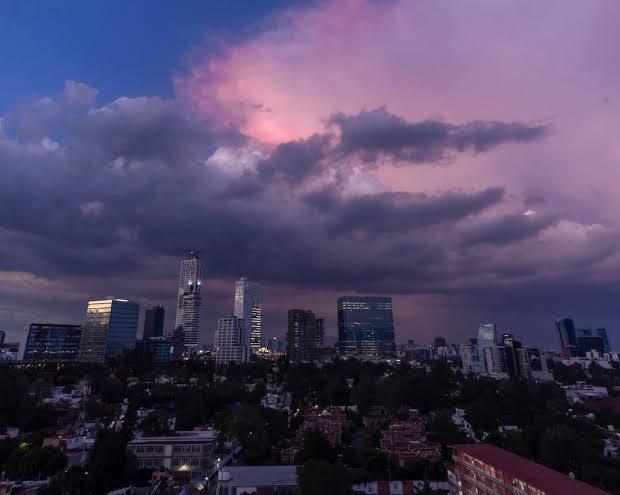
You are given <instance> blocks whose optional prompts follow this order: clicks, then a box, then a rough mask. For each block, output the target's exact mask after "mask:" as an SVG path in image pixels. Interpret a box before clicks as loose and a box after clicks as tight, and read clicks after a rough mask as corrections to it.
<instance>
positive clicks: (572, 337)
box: [555, 318, 577, 358]
mask: <svg viewBox="0 0 620 495" xmlns="http://www.w3.org/2000/svg"><path fill="white" fill-rule="evenodd" d="M555 327H556V329H557V330H558V335H559V336H560V346H561V349H562V355H563V356H564V357H565V358H569V357H571V355H574V354H575V353H576V350H577V332H576V330H575V322H574V321H573V320H572V318H562V319H560V320H556V321H555Z"/></svg>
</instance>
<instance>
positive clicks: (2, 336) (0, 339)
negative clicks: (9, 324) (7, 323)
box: [0, 330, 6, 345]
mask: <svg viewBox="0 0 620 495" xmlns="http://www.w3.org/2000/svg"><path fill="white" fill-rule="evenodd" d="M5 338H6V332H5V331H4V330H0V345H2V344H4V339H5Z"/></svg>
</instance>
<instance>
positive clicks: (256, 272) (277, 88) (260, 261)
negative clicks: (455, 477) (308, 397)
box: [0, 0, 620, 340]
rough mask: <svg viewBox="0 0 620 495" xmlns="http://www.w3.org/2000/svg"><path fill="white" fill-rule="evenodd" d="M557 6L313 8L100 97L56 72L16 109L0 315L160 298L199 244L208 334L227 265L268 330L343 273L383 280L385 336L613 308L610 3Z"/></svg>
mask: <svg viewBox="0 0 620 495" xmlns="http://www.w3.org/2000/svg"><path fill="white" fill-rule="evenodd" d="M568 4H569V5H568V6H566V5H567V4H566V3H564V2H548V3H546V4H545V5H542V6H541V5H539V4H538V3H537V4H534V3H533V2H516V1H515V2H508V3H506V4H505V5H504V6H503V7H502V8H498V7H497V6H496V4H495V3H494V2H485V1H475V2H472V3H471V5H470V6H468V7H467V9H465V7H464V6H452V7H451V8H449V9H448V8H446V7H442V6H441V5H437V4H434V3H424V2H400V1H393V2H387V3H386V2H374V1H362V0H343V1H336V2H326V3H318V4H316V5H313V6H306V7H304V8H303V9H302V8H296V9H291V10H289V11H286V12H284V13H282V14H281V15H280V16H277V17H276V18H274V19H273V20H272V21H271V22H270V24H269V25H268V27H266V28H265V30H264V31H262V32H260V33H258V34H257V35H256V36H255V37H253V38H251V39H249V40H246V41H243V42H241V43H239V44H236V45H232V46H229V47H228V48H227V49H226V50H224V51H223V52H222V53H221V54H219V55H218V56H217V57H213V55H209V56H207V55H205V56H201V55H198V56H194V57H193V58H192V59H191V61H190V66H189V67H188V69H187V70H186V71H185V72H179V73H178V74H176V75H175V76H174V83H175V87H176V90H177V96H176V97H175V98H172V99H164V98H157V97H135V98H121V99H118V100H116V101H111V102H98V101H97V97H98V92H97V90H96V89H95V88H93V87H91V86H88V85H86V84H84V83H81V82H76V81H67V82H66V83H65V87H64V91H62V92H61V93H59V94H58V95H55V96H44V97H42V98H41V99H39V100H37V101H34V102H30V103H24V104H22V105H20V106H18V107H16V109H15V110H14V111H13V112H12V113H10V114H8V115H7V116H5V117H4V118H3V119H2V120H1V121H0V122H2V126H1V127H0V129H1V130H2V131H1V132H0V174H2V177H3V180H2V181H0V199H1V201H2V205H3V207H2V208H1V209H0V280H5V281H7V284H0V285H4V286H5V288H4V289H3V291H4V292H3V294H2V296H3V298H4V299H3V301H4V302H3V308H4V309H3V310H2V311H3V312H0V322H2V321H4V322H5V323H4V324H5V325H7V326H12V327H14V328H15V327H17V326H18V325H21V324H23V323H25V322H26V321H27V320H28V319H29V318H28V317H27V316H25V315H28V309H27V308H28V307H36V308H37V311H36V313H34V314H36V315H37V316H41V317H46V316H45V315H46V314H47V315H48V316H49V317H50V318H60V317H62V315H63V314H67V315H76V316H77V315H79V314H80V312H81V311H82V308H81V307H80V308H79V309H78V310H68V309H67V308H68V307H69V306H71V307H72V308H73V307H77V304H78V303H79V302H80V300H81V299H83V300H86V299H87V298H88V297H101V296H105V295H107V294H108V293H116V294H118V293H119V291H120V292H122V295H127V296H130V297H135V298H138V299H139V300H141V301H142V302H143V303H145V304H151V303H158V302H162V300H172V299H173V297H174V287H175V283H176V282H175V278H176V273H175V271H176V262H177V259H178V257H180V256H182V255H183V254H184V252H185V250H186V249H188V248H200V249H201V250H202V252H203V253H204V257H205V260H206V263H207V268H208V277H209V281H208V283H207V287H208V288H209V290H210V292H209V293H208V294H209V295H208V299H207V304H206V308H207V311H208V314H207V316H208V320H207V324H206V325H205V332H204V333H205V337H204V340H208V339H209V335H210V330H211V329H212V328H213V321H214V320H215V319H216V318H217V317H218V316H222V315H224V314H225V313H226V312H228V311H230V300H229V292H230V280H231V279H233V278H235V277H238V276H242V275H245V276H248V277H250V278H253V279H256V280H261V281H263V282H264V283H266V284H267V285H268V286H269V287H270V293H271V295H272V297H273V298H274V299H272V300H271V301H270V302H269V303H268V308H269V309H268V314H267V323H268V328H269V327H270V328H269V330H268V333H270V334H279V333H282V331H283V325H284V318H283V316H282V315H283V314H285V311H286V309H288V307H289V306H291V305H295V304H302V303H303V305H306V303H308V302H309V303H312V302H313V301H316V305H317V306H318V307H316V308H315V309H317V310H318V311H320V312H328V311H329V314H328V317H331V316H333V314H332V313H333V311H334V308H333V306H334V304H335V303H334V302H333V297H335V295H336V294H338V293H343V292H350V291H360V292H375V293H387V294H397V304H396V308H397V322H398V323H399V332H398V334H399V336H400V337H401V338H405V337H410V336H416V337H420V336H421V337H429V336H431V335H432V334H436V333H447V334H448V335H449V336H450V335H451V334H456V333H459V332H460V335H464V333H465V332H466V327H467V328H470V329H471V328H474V327H475V324H476V322H477V321H480V320H488V319H498V320H499V321H500V323H501V322H503V323H504V324H505V325H506V326H508V325H510V326H513V325H516V326H517V327H518V328H517V329H516V330H517V331H519V330H520V331H522V332H523V333H524V334H528V332H530V333H529V335H532V334H533V333H535V332H533V330H539V329H543V328H547V327H546V326H547V325H548V327H549V328H551V324H550V321H551V320H552V319H553V318H554V317H556V316H558V315H561V314H565V313H568V312H573V311H575V312H580V313H581V314H583V315H585V316H584V319H585V318H592V319H593V320H594V321H593V322H592V324H595V325H599V324H600V325H604V324H610V325H611V324H612V323H613V311H614V310H613V307H612V306H613V305H605V304H602V303H601V299H600V294H609V295H613V294H616V295H617V294H618V284H617V282H616V280H615V279H616V277H615V274H617V273H618V272H617V270H618V268H620V256H619V255H618V240H619V239H618V224H617V213H618V212H619V211H620V201H619V200H618V197H617V194H615V188H614V184H615V183H617V178H618V173H617V167H616V165H617V160H618V159H620V148H619V147H618V146H619V145H618V142H617V140H616V139H614V138H613V132H612V131H611V129H613V128H617V127H618V124H620V121H618V112H614V111H612V109H613V108H616V107H614V106H613V105H617V103H615V100H614V96H613V95H612V93H611V92H612V91H615V89H614V88H617V87H618V85H617V84H616V83H617V82H619V81H618V77H619V76H620V71H619V70H618V68H617V64H615V65H612V64H611V63H610V61H611V57H612V55H614V54H612V50H610V48H609V46H610V43H611V46H615V45H613V43H612V42H613V41H614V40H615V41H618V42H620V39H618V32H617V30H616V29H615V24H614V23H612V22H611V21H610V19H611V18H614V16H616V15H617V13H618V12H617V10H616V9H614V7H613V4H612V3H607V2H600V3H598V4H597V6H594V4H587V5H586V4H584V3H581V2H568ZM535 5H536V14H537V15H536V16H533V15H531V14H532V9H533V8H534V6H535ZM562 6H566V7H564V8H563V7H562ZM560 8H563V12H565V14H566V15H565V17H566V18H565V19H564V21H565V22H562V23H561V24H560V23H559V21H557V19H556V18H555V17H556V14H557V9H560ZM534 19H538V20H534ZM549 26H555V28H556V31H555V32H554V38H553V39H549V35H548V28H549ZM517 27H518V28H519V29H517ZM447 32H449V33H450V36H446V35H445V33H447ZM577 48H579V49H577ZM194 52H195V53H198V54H200V49H199V48H198V49H196V50H195V51H194ZM610 95H611V96H610ZM603 96H605V97H609V98H608V100H606V101H603V100H601V98H602V97H603ZM616 110H617V108H616ZM614 126H615V127H614ZM7 285H9V286H11V287H13V288H6V286H7ZM50 293H53V294H54V297H55V298H56V299H55V301H50ZM577 295H581V299H579V298H578V297H577ZM276 300H277V301H278V302H277V304H276V303H275V302H274V301H276ZM304 301H306V302H304ZM541 301H545V302H544V303H543V302H541ZM574 301H579V302H578V303H577V306H575V304H574ZM509 302H510V303H511V304H509ZM82 303H83V302H82ZM44 308H46V309H44ZM528 308H534V309H532V310H531V312H530V311H529V310H528ZM46 311H47V313H46ZM3 315H4V316H3ZM172 316H173V315H172ZM576 316H578V315H576ZM595 318H596V320H595ZM331 321H332V323H333V319H332V320H331ZM450 322H452V325H453V327H454V328H448V327H449V326H450ZM470 331H473V330H470ZM549 331H551V330H549ZM331 333H334V329H333V328H332V332H331Z"/></svg>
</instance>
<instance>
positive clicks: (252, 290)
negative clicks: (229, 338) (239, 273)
mask: <svg viewBox="0 0 620 495" xmlns="http://www.w3.org/2000/svg"><path fill="white" fill-rule="evenodd" d="M262 299H263V288H262V286H261V285H260V284H258V283H256V282H250V281H249V280H248V279H247V278H245V277H241V278H240V279H239V280H237V281H236V282H235V312H234V315H235V316H236V317H237V318H240V319H242V320H243V334H244V336H243V338H244V342H245V343H246V345H247V346H248V349H250V350H251V351H252V352H256V351H258V349H260V339H261V334H262V326H263V317H262V309H261V304H262Z"/></svg>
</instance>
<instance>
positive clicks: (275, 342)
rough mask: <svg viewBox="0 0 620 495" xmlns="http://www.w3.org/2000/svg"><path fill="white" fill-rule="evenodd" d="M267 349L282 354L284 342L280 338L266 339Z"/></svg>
mask: <svg viewBox="0 0 620 495" xmlns="http://www.w3.org/2000/svg"><path fill="white" fill-rule="evenodd" d="M267 349H269V350H270V351H272V352H284V351H285V342H284V339H282V338H281V337H270V338H268V339H267Z"/></svg>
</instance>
